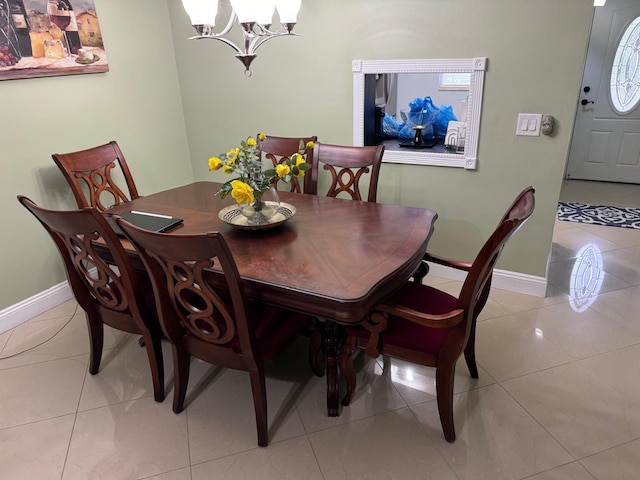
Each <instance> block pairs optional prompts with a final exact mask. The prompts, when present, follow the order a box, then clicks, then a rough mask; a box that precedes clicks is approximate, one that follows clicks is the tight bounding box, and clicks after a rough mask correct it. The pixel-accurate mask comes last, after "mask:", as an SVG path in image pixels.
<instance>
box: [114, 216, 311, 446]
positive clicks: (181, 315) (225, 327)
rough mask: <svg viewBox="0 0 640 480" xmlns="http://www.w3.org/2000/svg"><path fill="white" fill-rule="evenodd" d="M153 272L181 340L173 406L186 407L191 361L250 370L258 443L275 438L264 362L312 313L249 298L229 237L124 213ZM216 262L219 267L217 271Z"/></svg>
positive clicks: (174, 339)
mask: <svg viewBox="0 0 640 480" xmlns="http://www.w3.org/2000/svg"><path fill="white" fill-rule="evenodd" d="M117 222H118V225H119V226H120V227H121V228H122V230H123V231H124V232H125V234H126V235H127V237H128V238H129V239H130V240H131V242H132V243H133V244H134V245H135V247H136V248H137V250H138V251H139V253H140V256H141V258H142V260H143V262H144V264H145V266H146V268H147V271H148V272H149V275H150V277H151V281H152V283H153V289H154V292H155V294H156V302H157V308H158V313H159V317H160V323H161V325H162V328H163V330H164V332H165V335H166V336H167V337H168V338H169V340H170V341H171V344H172V348H173V364H174V374H175V389H174V395H173V411H174V412H175V413H179V412H181V411H182V409H183V408H184V401H185V395H186V392H187V384H188V381H189V363H190V359H191V357H192V356H193V357H196V358H199V359H201V360H204V361H206V362H209V363H211V364H214V365H217V366H220V367H225V368H232V369H236V370H245V371H248V372H249V376H250V379H251V390H252V393H253V403H254V408H255V416H256V425H257V431H258V445H260V446H263V447H264V446H266V445H267V444H268V441H269V440H268V428H267V397H266V389H265V373H264V364H265V362H267V361H270V360H271V359H273V358H274V356H275V355H276V354H278V353H279V352H281V351H282V350H283V349H284V348H286V347H287V346H288V345H289V344H290V343H291V342H292V341H293V340H294V339H296V338H297V337H298V336H299V335H300V334H301V333H302V331H303V330H304V329H305V328H306V326H307V324H308V322H309V317H308V316H305V315H301V314H296V313H290V312H285V311H283V310H280V309H278V308H275V307H271V306H269V305H264V304H256V303H250V302H248V301H247V300H246V298H245V294H244V288H243V282H242V280H241V279H240V274H239V273H238V269H237V266H236V264H235V261H234V259H233V257H232V255H231V252H230V250H229V247H228V246H227V243H226V241H225V239H224V237H223V236H222V235H221V234H220V233H218V232H210V233H206V234H198V235H172V234H166V233H165V234H159V233H154V232H150V231H148V230H142V229H140V228H137V227H135V226H134V225H132V224H130V223H128V222H126V221H125V220H124V219H122V218H118V219H117ZM214 266H215V267H216V268H217V269H219V271H218V272H217V273H216V272H212V271H211V270H208V269H211V268H214Z"/></svg>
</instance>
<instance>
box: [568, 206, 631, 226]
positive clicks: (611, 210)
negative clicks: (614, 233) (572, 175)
mask: <svg viewBox="0 0 640 480" xmlns="http://www.w3.org/2000/svg"><path fill="white" fill-rule="evenodd" d="M558 220H564V221H567V222H578V223H589V224H591V225H605V226H608V227H625V228H637V229H640V208H623V207H610V206H607V205H589V204H587V203H572V202H558Z"/></svg>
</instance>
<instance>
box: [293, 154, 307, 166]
mask: <svg viewBox="0 0 640 480" xmlns="http://www.w3.org/2000/svg"><path fill="white" fill-rule="evenodd" d="M296 155H297V157H296V160H295V162H296V167H299V166H300V165H302V164H303V163H305V159H304V157H303V156H302V155H300V154H299V153H296ZM291 160H293V158H292V159H291Z"/></svg>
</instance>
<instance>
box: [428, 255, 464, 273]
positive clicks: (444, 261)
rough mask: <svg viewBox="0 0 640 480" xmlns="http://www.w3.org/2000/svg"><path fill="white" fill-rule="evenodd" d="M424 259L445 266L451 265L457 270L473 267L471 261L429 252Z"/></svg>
mask: <svg viewBox="0 0 640 480" xmlns="http://www.w3.org/2000/svg"><path fill="white" fill-rule="evenodd" d="M422 260H423V261H425V262H432V263H438V264H440V265H444V266H445V267H451V268H455V269H457V270H464V271H465V272H468V271H469V270H471V267H472V264H471V263H469V262H461V261H459V260H454V259H452V258H446V257H440V256H438V255H434V254H432V253H428V252H427V253H425V254H424V257H423V258H422Z"/></svg>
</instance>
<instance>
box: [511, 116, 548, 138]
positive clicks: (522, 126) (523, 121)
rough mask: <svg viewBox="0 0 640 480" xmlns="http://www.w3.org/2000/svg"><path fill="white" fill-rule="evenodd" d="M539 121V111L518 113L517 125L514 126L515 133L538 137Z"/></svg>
mask: <svg viewBox="0 0 640 480" xmlns="http://www.w3.org/2000/svg"><path fill="white" fill-rule="evenodd" d="M541 123H542V114H541V113H519V114H518V125H517V126H516V135H524V136H527V137H539V136H540V124H541Z"/></svg>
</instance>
